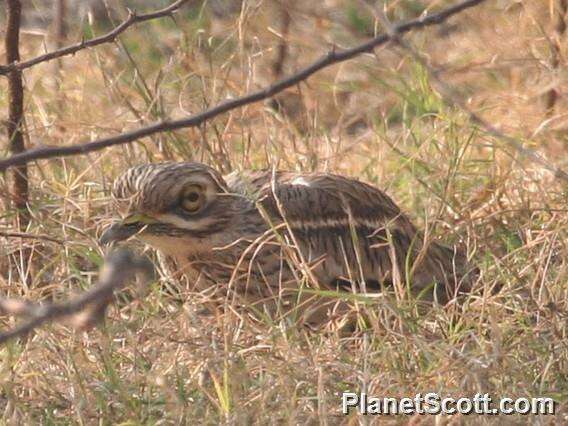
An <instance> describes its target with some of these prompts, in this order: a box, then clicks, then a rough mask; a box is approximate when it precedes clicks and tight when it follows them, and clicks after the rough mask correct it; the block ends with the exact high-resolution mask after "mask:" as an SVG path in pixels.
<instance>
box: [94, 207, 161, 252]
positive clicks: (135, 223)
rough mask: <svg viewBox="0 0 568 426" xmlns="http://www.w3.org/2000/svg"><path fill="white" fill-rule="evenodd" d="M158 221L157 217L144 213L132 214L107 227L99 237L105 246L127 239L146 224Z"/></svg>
mask: <svg viewBox="0 0 568 426" xmlns="http://www.w3.org/2000/svg"><path fill="white" fill-rule="evenodd" d="M156 222H157V221H156V219H154V218H151V217H149V216H146V215H143V214H133V215H130V216H128V217H126V218H124V219H123V220H122V221H120V222H116V223H113V224H112V225H111V226H109V227H108V228H107V229H105V231H104V232H103V235H101V238H100V239H99V243H100V244H101V245H102V246H104V245H108V244H110V243H113V242H118V241H123V240H126V239H128V238H130V237H132V236H133V235H135V234H137V233H138V232H140V230H142V228H144V227H145V226H147V225H150V224H152V223H156Z"/></svg>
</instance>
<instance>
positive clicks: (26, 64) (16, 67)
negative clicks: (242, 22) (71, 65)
mask: <svg viewBox="0 0 568 426" xmlns="http://www.w3.org/2000/svg"><path fill="white" fill-rule="evenodd" d="M188 1H189V0H177V1H176V2H174V3H172V4H171V5H169V6H168V7H165V8H163V9H160V10H157V11H156V12H151V13H146V14H143V15H137V14H136V13H135V12H130V13H129V15H128V18H126V19H125V20H124V21H122V23H120V24H119V25H118V26H117V27H116V28H114V29H113V30H112V31H109V32H108V33H106V34H103V35H102V36H100V37H95V38H92V39H90V40H82V41H80V42H79V43H75V44H72V45H70V46H67V47H63V48H61V49H58V50H54V51H53V52H49V53H46V54H44V55H39V56H37V57H35V58H32V59H28V60H27V61H21V62H19V58H18V59H12V60H10V61H8V64H7V65H0V75H7V74H8V73H10V72H11V71H22V70H25V69H26V68H30V67H32V66H34V65H37V64H39V63H41V62H46V61H51V60H53V59H56V58H61V57H62V56H66V55H72V54H74V53H77V52H78V51H80V50H83V49H86V48H88V47H94V46H98V45H99V44H104V43H109V42H112V41H114V40H115V39H116V37H117V36H118V35H120V34H121V33H123V32H124V31H126V30H127V29H128V28H129V27H131V26H132V25H134V24H137V23H140V22H144V21H150V20H152V19H157V18H162V17H164V16H171V15H172V14H173V13H174V12H176V11H177V10H178V9H179V8H180V7H181V6H182V5H183V4H184V3H187V2H188Z"/></svg>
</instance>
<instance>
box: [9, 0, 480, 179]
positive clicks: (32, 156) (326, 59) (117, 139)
mask: <svg viewBox="0 0 568 426" xmlns="http://www.w3.org/2000/svg"><path fill="white" fill-rule="evenodd" d="M484 1H485V0H465V1H462V2H460V3H458V4H456V5H454V6H451V7H448V8H446V9H443V10H441V11H440V12H438V13H434V14H432V15H426V16H422V17H420V18H417V19H413V20H410V21H407V22H404V23H401V24H399V25H397V26H396V31H397V33H399V34H402V33H406V32H408V31H410V30H413V29H421V28H425V27H428V26H432V25H438V24H440V23H442V22H444V21H446V20H447V19H448V18H450V17H451V16H453V15H456V14H458V13H460V12H462V11H464V10H466V9H469V8H471V7H474V6H477V5H478V4H480V3H483V2H484ZM389 40H390V36H389V35H387V34H383V35H380V36H377V37H375V38H373V39H371V40H369V41H367V42H365V43H362V44H360V45H357V46H355V47H352V48H349V49H332V50H331V51H330V52H328V53H327V54H326V55H324V56H322V57H321V58H320V59H318V60H316V61H315V62H313V63H312V64H311V65H308V66H307V67H305V68H303V69H301V70H299V71H298V72H296V73H294V74H292V75H291V76H289V77H286V78H283V79H281V80H279V81H277V82H275V83H274V84H272V85H271V86H268V87H265V88H263V89H260V90H257V91H255V92H252V93H250V94H248V95H245V96H243V97H239V98H235V99H229V100H226V101H224V102H221V103H220V104H218V105H216V106H214V107H212V108H209V109H206V110H205V111H202V112H199V113H197V114H194V115H191V116H189V117H186V118H182V119H179V120H171V121H168V120H166V121H161V122H158V123H154V124H151V125H149V126H146V127H141V128H139V129H136V130H133V131H130V132H125V133H121V134H119V135H117V136H112V137H108V138H102V139H98V140H95V141H92V142H88V143H84V144H79V145H71V146H65V147H57V146H46V147H41V148H36V149H33V150H28V151H27V152H25V153H23V154H20V155H14V156H12V157H10V158H7V159H4V160H0V172H1V171H3V170H6V169H7V168H8V167H12V166H15V165H19V164H26V163H28V162H30V161H33V160H39V159H46V158H53V157H65V156H70V155H80V154H86V153H88V152H93V151H98V150H101V149H104V148H107V147H110V146H114V145H120V144H125V143H130V142H133V141H135V140H137V139H140V138H143V137H146V136H150V135H153V134H155V133H158V132H163V131H171V130H176V129H181V128H187V127H195V126H199V125H201V124H202V123H204V122H205V121H207V120H210V119H212V118H213V117H216V116H218V115H220V114H223V113H226V112H228V111H231V110H233V109H236V108H239V107H242V106H244V105H247V104H251V103H254V102H259V101H262V100H265V99H268V98H270V97H272V96H274V95H276V94H277V93H280V92H282V91H283V90H285V89H287V88H289V87H291V86H294V85H296V84H298V83H299V82H301V81H304V80H306V79H307V78H308V77H310V76H311V75H312V74H314V73H316V72H318V71H319V70H321V69H323V68H326V67H329V66H330V65H333V64H337V63H340V62H344V61H347V60H349V59H352V58H354V57H355V56H358V55H360V54H362V53H368V52H372V51H373V50H374V49H375V48H376V47H378V46H380V45H383V44H385V43H387V42H388V41H389Z"/></svg>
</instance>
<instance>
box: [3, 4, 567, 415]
mask: <svg viewBox="0 0 568 426" xmlns="http://www.w3.org/2000/svg"><path fill="white" fill-rule="evenodd" d="M332 3H334V4H335V5H334V6H332V5H331V4H332ZM355 3H356V2H352V1H345V2H342V1H338V2H328V5H327V6H325V7H323V6H322V8H321V10H320V9H318V8H315V9H313V10H312V8H311V6H310V5H309V4H305V5H304V4H300V3H294V8H293V12H292V27H291V30H290V37H289V38H290V39H289V49H290V52H291V53H290V55H289V56H288V57H287V59H286V63H285V71H286V72H288V71H290V70H293V69H296V68H298V67H300V66H302V65H305V64H307V63H308V62H309V61H310V60H312V59H314V58H315V57H317V56H318V55H320V54H322V53H324V52H325V51H326V50H327V48H328V46H329V44H330V42H331V41H333V40H340V43H342V45H343V44H346V43H349V44H354V43H357V42H358V41H362V40H363V39H365V37H367V35H365V34H367V33H368V32H369V31H371V32H372V29H373V28H369V27H368V26H369V24H370V23H372V22H373V20H372V18H371V17H370V16H366V15H365V16H362V13H363V12H362V11H361V10H362V9H353V8H354V7H355V6H354V4H355ZM527 3H529V2H525V3H512V4H500V5H496V4H493V3H491V2H489V3H488V4H487V5H485V6H483V7H480V8H479V9H477V10H475V11H471V12H469V13H468V14H467V17H462V18H458V19H455V20H453V21H452V24H456V25H457V27H456V28H453V27H452V26H451V25H452V24H448V25H449V29H446V31H445V32H446V33H447V34H442V33H441V30H440V29H437V28H432V29H429V30H427V31H425V32H422V33H417V34H412V35H410V36H409V37H408V40H410V41H411V42H412V44H413V45H414V46H415V48H417V49H418V50H420V51H421V52H422V53H424V54H425V55H427V56H428V57H429V58H430V59H431V61H432V63H434V64H437V65H438V66H439V67H440V68H441V69H442V71H441V74H440V75H441V77H442V78H443V79H444V80H445V81H447V82H449V83H450V84H452V85H453V86H455V87H457V88H459V90H460V92H461V93H462V94H464V96H466V98H467V102H468V105H469V106H470V107H471V108H472V109H474V110H475V111H478V112H479V113H480V114H481V115H482V116H483V117H485V118H486V119H487V120H489V121H490V122H491V123H493V124H494V125H496V126H498V127H499V128H501V129H503V131H505V132H507V133H508V134H511V135H513V136H515V137H516V138H517V139H518V141H519V142H521V143H523V144H524V145H525V146H530V147H532V148H533V149H537V150H538V151H539V152H541V153H542V154H543V155H545V156H546V157H547V158H549V159H550V161H552V162H554V163H555V164H558V165H560V166H563V167H564V168H565V169H566V168H567V163H566V160H565V159H564V158H565V157H566V150H567V149H568V148H567V145H566V139H565V136H564V133H565V126H566V116H565V115H564V114H563V113H562V111H563V108H565V106H566V103H565V100H563V99H562V98H560V99H559V101H558V104H557V106H556V110H555V112H553V114H552V116H550V115H546V113H545V111H543V108H542V103H541V102H540V96H541V95H542V93H543V91H544V89H545V88H546V87H548V85H549V84H551V83H555V84H557V85H558V88H559V90H560V91H561V92H562V89H564V88H565V81H564V76H563V74H562V73H561V72H560V73H557V75H554V73H553V71H552V70H551V69H550V68H549V67H548V66H547V58H548V55H549V46H548V44H547V43H548V41H547V35H548V34H549V32H550V31H552V29H551V25H550V16H549V14H548V13H549V12H548V9H547V8H546V7H545V5H544V4H542V5H539V4H538V2H534V4H532V3H533V2H531V4H527ZM326 4H327V3H326ZM387 4H388V5H389V7H390V10H389V13H391V14H392V15H393V16H398V15H402V16H407V15H408V16H411V15H412V13H413V12H412V11H413V10H414V9H416V8H417V7H419V5H417V4H415V3H414V2H404V3H403V4H402V5H401V6H400V8H401V9H400V10H399V9H397V8H398V7H399V4H398V3H397V2H387ZM247 5H248V6H246V7H245V8H244V9H243V11H242V12H241V14H240V15H234V16H228V17H226V18H218V17H214V16H212V15H211V14H210V13H209V12H207V10H205V11H203V13H201V12H200V11H196V10H194V11H191V12H188V13H187V14H184V15H183V18H184V19H177V20H176V23H175V24H174V23H172V21H167V20H165V21H164V22H162V21H160V22H155V23H152V24H145V25H140V26H139V27H137V28H134V29H131V30H129V31H128V32H127V33H126V34H125V35H124V36H122V37H121V41H120V43H118V44H116V45H109V46H104V47H100V48H98V49H93V50H88V51H83V52H81V53H78V54H77V55H75V57H69V58H66V59H64V60H63V62H62V66H61V69H60V70H59V71H57V73H56V70H55V69H54V67H53V66H52V64H42V65H40V66H37V67H35V68H33V69H30V70H28V71H26V72H25V74H24V76H25V85H26V89H27V91H26V125H27V130H28V135H29V143H28V145H29V146H37V145H39V144H71V143H78V142H81V141H86V140H90V139H93V138H96V137H101V136H104V135H110V134H114V133H117V132H120V131H123V130H126V129H131V128H135V127H138V126H141V125H143V124H144V123H148V122H151V121H154V120H157V119H160V118H165V117H180V116H182V115H186V114H189V113H192V112H197V111H199V110H201V109H202V108H204V107H206V106H207V105H213V104H215V103H217V102H219V101H220V100H222V99H224V98H225V97H227V96H236V95H240V94H243V93H245V92H246V91H247V90H251V89H253V88H255V87H257V85H259V84H266V83H268V82H270V81H271V74H270V65H271V63H272V61H273V58H274V56H275V55H274V48H275V46H276V43H278V42H279V38H278V36H277V34H278V22H275V21H274V20H273V19H272V17H273V16H274V10H273V7H274V6H273V5H272V4H271V3H269V2H262V3H259V5H252V4H251V3H247ZM326 8H330V10H329V11H330V12H333V13H330V14H327V12H328V10H327V9H326ZM403 9H404V10H403ZM329 16H331V17H332V19H329V18H328V17H329ZM75 30H76V31H77V34H79V33H80V30H79V28H75ZM85 31H94V32H95V34H96V33H97V29H92V28H89V29H88V30H86V29H83V32H85ZM71 34H72V35H71V36H70V37H71V38H73V34H74V33H73V32H71ZM42 49H43V45H42V40H41V39H39V38H38V37H37V36H34V35H24V36H23V38H22V55H23V57H31V56H34V55H35V54H37V53H38V52H41V51H42ZM58 73H59V74H58ZM55 80H60V81H59V85H57V84H55ZM5 85H6V82H5V81H4V80H0V88H1V90H0V110H2V111H5V110H6V104H7V98H6V95H5V94H4V93H6V92H5ZM58 87H59V88H58ZM279 99H280V101H281V104H282V105H283V109H282V110H281V111H280V112H278V113H276V112H274V111H272V110H271V109H270V108H268V106H267V105H266V104H257V105H250V106H247V107H246V108H243V109H241V110H238V111H233V112H232V113H230V114H228V115H225V116H222V117H219V118H217V119H216V120H214V121H212V122H210V123H208V124H207V125H206V126H203V128H201V129H186V130H180V131H177V132H173V133H170V134H165V135H158V136H156V137H155V138H147V139H144V140H142V141H139V142H137V143H134V144H132V145H129V146H121V147H115V148H112V149H109V150H106V151H101V152H98V153H94V154H90V155H88V156H87V157H73V158H66V159H57V160H52V161H41V162H39V163H38V164H34V165H32V166H31V167H30V172H31V188H32V193H31V200H30V203H31V211H32V222H31V225H30V229H29V230H28V232H29V233H30V234H36V233H37V234H45V235H49V236H52V237H55V238H57V239H59V240H61V241H62V244H58V243H54V242H49V241H43V240H28V239H26V240H23V239H17V238H9V239H8V238H7V239H2V238H1V237H0V272H1V273H0V286H1V291H2V294H8V295H12V296H15V295H19V296H24V297H26V298H29V299H33V300H41V299H45V298H54V299H57V300H61V299H64V298H66V297H68V296H69V295H70V294H72V293H74V292H77V291H80V290H82V289H85V288H87V287H89V286H90V285H92V284H93V283H94V282H95V281H96V277H97V271H98V268H99V266H100V264H101V262H102V255H103V253H102V251H101V248H100V247H99V246H98V245H97V242H96V239H97V236H99V235H100V233H101V232H102V229H104V227H105V225H106V224H108V223H109V222H110V220H111V218H112V217H113V211H112V208H111V206H110V203H109V189H110V185H111V183H112V179H113V178H114V177H115V176H116V175H117V174H119V173H120V172H121V171H122V170H124V169H125V168H126V167H128V166H130V165H134V164H138V163H144V162H149V161H161V160H171V159H174V160H194V161H202V162H205V163H208V164H210V165H212V166H214V167H216V168H218V169H220V170H223V171H228V170H231V169H239V168H254V167H256V168H261V167H267V166H272V165H275V166H277V167H279V168H283V169H291V170H323V171H331V172H334V173H341V174H345V175H349V176H355V177H359V178H361V179H363V180H365V181H368V182H371V183H373V184H376V185H377V186H379V187H380V188H383V189H385V190H386V191H387V192H388V193H389V194H390V195H391V196H392V197H393V198H394V199H395V200H396V201H397V203H399V204H400V205H401V206H402V207H403V208H404V210H405V211H407V212H408V213H409V214H410V215H411V216H412V218H413V220H414V221H415V222H416V223H418V224H420V225H421V226H422V227H428V229H429V231H430V232H432V233H433V234H434V235H436V236H440V237H441V238H442V239H443V240H445V241H447V242H449V243H458V244H460V245H462V246H463V247H465V248H466V249H467V250H468V253H469V255H470V257H471V258H472V259H474V260H475V262H476V263H477V265H478V266H479V267H480V270H481V277H480V279H479V281H478V283H477V284H476V287H477V289H478V290H479V291H478V292H477V293H476V294H475V295H472V296H471V297H469V298H467V299H466V300H465V301H464V305H463V307H462V308H461V309H456V308H455V307H447V308H444V307H434V308H433V309H431V310H429V311H427V312H419V311H418V310H417V308H416V304H415V303H413V301H412V300H408V299H404V298H403V299H402V300H399V299H397V298H395V297H393V296H392V295H386V296H385V297H364V296H359V297H356V298H349V299H352V300H349V303H352V304H353V305H357V306H358V309H360V310H362V311H363V312H364V313H365V314H366V315H365V318H366V321H365V322H364V323H362V324H360V325H361V326H362V327H364V332H361V333H359V334H354V335H345V334H342V333H339V332H336V331H333V330H330V331H327V332H319V333H317V332H313V331H310V330H307V329H304V328H301V327H297V326H295V325H294V324H293V323H292V322H291V321H288V322H287V321H285V320H284V321H274V320H272V319H270V318H268V317H266V316H262V315H256V316H255V315H252V313H253V312H252V311H250V312H249V311H247V310H245V311H232V310H227V311H223V310H221V309H217V310H214V309H204V306H205V305H206V304H207V302H208V300H207V297H206V296H204V295H203V294H198V293H195V292H192V291H191V288H190V286H189V285H188V283H187V282H186V281H185V280H183V279H181V280H180V279H177V278H175V277H174V276H173V274H172V269H171V266H170V265H169V262H168V260H167V259H165V258H163V257H162V256H160V255H158V254H156V253H154V252H152V251H150V250H147V249H145V248H143V247H142V246H137V249H139V250H140V251H145V253H146V254H147V255H148V256H150V257H151V258H152V260H153V261H154V263H155V266H156V270H157V273H158V274H157V277H158V278H157V279H156V281H155V282H154V283H152V285H151V288H150V289H149V290H148V291H147V292H145V293H144V294H139V293H138V292H136V291H135V290H127V291H125V292H124V293H122V294H121V295H119V297H118V298H117V303H116V305H115V306H114V307H113V308H112V309H111V310H110V312H109V314H108V320H107V321H106V323H105V324H104V325H103V326H102V327H100V328H98V329H95V330H92V331H89V332H82V333H75V332H73V331H72V330H71V329H69V328H67V327H66V326H65V325H59V324H54V325H52V326H49V327H45V328H42V329H40V330H37V332H36V333H35V334H33V335H32V336H30V338H28V339H26V340H20V341H13V342H10V343H9V344H7V345H6V346H4V347H2V348H0V389H1V390H0V395H1V396H0V408H1V409H2V412H3V422H4V423H6V424H8V423H12V422H14V423H41V424H92V423H97V422H100V423H102V424H115V423H117V424H124V425H129V424H164V423H167V424H170V423H175V424H184V423H191V422H193V421H195V420H196V419H199V420H200V423H203V424H219V423H232V424H248V423H256V424H274V423H289V424H295V423H308V424H313V423H322V424H355V423H357V422H361V423H367V422H374V421H375V422H378V423H380V424H382V423H420V422H422V423H424V424H431V423H434V422H435V421H436V422H439V423H441V424H448V423H452V422H453V424H456V423H465V424H479V423H499V424H501V423H510V424H518V423H525V422H527V421H534V422H537V421H542V423H543V424H552V423H553V422H554V421H558V422H560V423H562V421H566V418H567V417H566V416H567V415H568V412H567V410H566V403H567V400H568V373H567V372H568V345H567V343H566V342H567V341H568V335H567V323H568V321H567V315H568V305H567V301H568V287H567V283H568V263H567V259H568V247H567V245H566V241H568V238H567V230H568V214H567V207H566V206H567V205H568V203H567V201H568V193H567V190H566V185H565V183H562V182H561V181H559V180H556V179H554V178H553V177H552V176H551V174H550V173H549V172H547V171H545V170H543V169H542V168H541V167H539V166H537V165H534V164H531V163H530V162H526V161H524V159H522V158H520V157H519V156H518V155H517V154H516V153H514V152H511V151H510V150H509V149H508V148H507V147H506V146H505V145H503V144H502V143H501V142H500V141H499V140H496V139H494V138H492V137H489V136H487V135H485V134H484V132H483V130H482V129H478V128H476V127H475V126H473V125H472V124H471V123H469V122H468V120H467V117H466V115H465V114H464V113H463V112H461V111H459V110H456V109H454V108H451V107H448V106H447V105H446V104H445V103H444V102H443V99H442V98H441V97H440V95H439V93H437V92H436V90H435V89H433V85H432V82H431V81H430V80H429V78H428V75H427V73H426V72H425V70H424V69H423V68H421V67H420V66H419V65H418V64H416V63H414V62H413V61H412V59H411V58H409V57H407V56H406V55H405V53H404V52H399V51H397V50H396V49H394V48H386V49H381V50H379V51H378V52H377V54H376V56H374V55H366V56H364V57H361V58H358V59H355V60H353V61H351V62H349V63H346V64H342V65H339V66H336V67H332V68H329V69H326V70H324V71H322V72H320V73H319V74H317V75H316V76H314V77H312V78H310V79H309V80H308V82H307V83H305V84H301V85H299V86H298V87H296V88H294V89H290V90H289V91H287V92H286V93H284V94H282V95H281V96H280V97H279ZM62 100H63V103H62V102H61V101H62ZM61 105H63V106H61ZM2 152H3V153H5V149H2ZM0 188H1V190H2V193H4V194H5V193H7V188H8V186H7V182H6V180H5V178H4V177H0ZM13 217H14V212H13V211H12V210H11V209H10V208H9V206H8V205H6V208H5V209H4V210H2V212H1V214H0V227H1V228H2V229H11V227H12V224H13ZM22 248H27V249H30V251H29V255H30V258H31V262H29V270H28V269H25V268H22V265H23V263H22V262H19V261H18V258H17V256H16V253H18V251H19V250H20V249H22ZM28 277H30V278H31V281H29V278H28ZM26 282H29V283H30V285H29V286H26V285H25V284H24V283H26ZM492 289H497V290H498V291H496V292H492V291H491V290H492ZM305 291H312V292H314V293H316V296H318V297H322V298H324V299H325V298H328V299H329V298H334V297H338V296H337V295H334V294H328V293H325V292H319V293H318V291H315V290H309V289H306V290H305ZM332 293H333V292H332ZM10 324H13V321H12V320H11V319H9V318H6V317H4V318H3V325H4V326H5V327H7V326H9V325H10ZM362 389H365V390H367V391H368V393H369V394H371V395H388V396H412V395H414V394H416V393H417V392H422V393H424V392H429V391H433V392H438V393H440V394H442V395H446V394H449V395H452V396H456V397H460V396H465V395H472V394H474V393H476V392H480V393H489V394H491V395H492V396H493V397H495V398H499V397H502V396H510V397H517V396H524V397H537V396H550V397H553V398H554V399H555V400H556V401H557V402H558V406H557V411H558V412H557V414H556V416H555V417H552V416H548V417H542V418H540V419H538V420H537V419H534V418H526V417H516V416H513V417H503V416H500V417H499V418H491V417H483V418H482V417H461V418H460V417H456V416H454V417H442V416H440V417H438V418H437V419H436V420H434V419H433V418H431V417H425V418H418V417H417V418H395V417H392V418H388V419H384V418H381V419H372V418H365V417H358V416H357V415H356V413H354V412H353V413H351V415H350V416H349V417H343V416H341V415H340V413H339V411H340V408H341V407H340V394H341V392H343V391H359V390H362ZM99 419H100V420H99Z"/></svg>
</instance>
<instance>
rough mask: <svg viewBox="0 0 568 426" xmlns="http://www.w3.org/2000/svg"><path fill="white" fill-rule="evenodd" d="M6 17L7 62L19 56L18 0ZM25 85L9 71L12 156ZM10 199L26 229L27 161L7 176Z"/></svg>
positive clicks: (17, 149) (19, 135)
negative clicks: (9, 182)
mask: <svg viewBox="0 0 568 426" xmlns="http://www.w3.org/2000/svg"><path fill="white" fill-rule="evenodd" d="M6 3H7V6H8V7H7V12H8V19H7V22H6V39H5V49H6V62H7V63H10V62H14V61H18V60H19V59H20V18H21V14H22V5H21V3H20V1H19V0H8V1H7V2H6ZM23 123H24V85H23V83H22V73H21V71H18V70H12V71H10V72H9V73H8V120H7V122H6V128H7V130H8V148H9V151H10V153H11V154H12V155H17V154H20V153H23V152H24V151H25V150H26V148H25V145H24V133H23ZM8 178H9V179H10V181H11V185H10V198H11V201H13V203H14V206H15V207H16V209H17V220H18V226H19V228H20V229H21V230H25V229H26V228H27V226H28V222H29V219H30V218H29V212H28V208H27V204H28V169H27V166H26V164H20V165H19V166H18V167H16V168H15V169H14V170H13V171H12V173H11V174H10V176H9V177H8Z"/></svg>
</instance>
